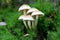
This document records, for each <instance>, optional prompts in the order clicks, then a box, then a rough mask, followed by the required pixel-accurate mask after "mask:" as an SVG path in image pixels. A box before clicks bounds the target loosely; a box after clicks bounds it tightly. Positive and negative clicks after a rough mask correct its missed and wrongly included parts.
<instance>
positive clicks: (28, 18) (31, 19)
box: [23, 15, 34, 21]
mask: <svg viewBox="0 0 60 40" xmlns="http://www.w3.org/2000/svg"><path fill="white" fill-rule="evenodd" d="M23 20H30V21H34V19H33V17H32V16H30V15H27V16H25V17H24V18H23Z"/></svg>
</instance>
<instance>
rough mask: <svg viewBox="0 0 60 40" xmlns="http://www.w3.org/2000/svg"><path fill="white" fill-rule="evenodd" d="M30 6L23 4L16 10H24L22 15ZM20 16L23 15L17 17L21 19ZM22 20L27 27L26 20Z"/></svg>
mask: <svg viewBox="0 0 60 40" xmlns="http://www.w3.org/2000/svg"><path fill="white" fill-rule="evenodd" d="M30 8H31V7H30V6H29V5H27V4H23V5H22V6H21V7H20V8H19V10H18V11H23V12H24V15H26V11H27V10H29V9H30ZM22 18H24V17H23V16H21V17H20V18H19V19H22ZM23 22H24V25H25V26H26V27H27V24H26V21H24V20H23Z"/></svg>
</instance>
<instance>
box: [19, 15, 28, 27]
mask: <svg viewBox="0 0 60 40" xmlns="http://www.w3.org/2000/svg"><path fill="white" fill-rule="evenodd" d="M24 17H25V15H21V16H20V17H19V18H18V20H23V18H24ZM23 23H24V25H25V27H26V28H27V24H26V21H24V20H23Z"/></svg>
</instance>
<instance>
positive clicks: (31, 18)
mask: <svg viewBox="0 0 60 40" xmlns="http://www.w3.org/2000/svg"><path fill="white" fill-rule="evenodd" d="M19 19H22V20H23V21H24V24H25V26H26V28H27V25H26V21H28V26H29V28H30V29H31V21H34V19H33V17H32V16H30V15H22V16H20V17H19Z"/></svg>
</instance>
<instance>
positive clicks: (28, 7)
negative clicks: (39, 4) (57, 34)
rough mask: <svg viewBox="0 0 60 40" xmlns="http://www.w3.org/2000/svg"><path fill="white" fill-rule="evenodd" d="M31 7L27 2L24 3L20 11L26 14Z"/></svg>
mask: <svg viewBox="0 0 60 40" xmlns="http://www.w3.org/2000/svg"><path fill="white" fill-rule="evenodd" d="M30 8H31V7H30V6H29V5H27V4H23V5H22V6H21V7H20V8H19V10H18V11H23V12H24V15H26V11H27V10H29V9H30Z"/></svg>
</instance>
